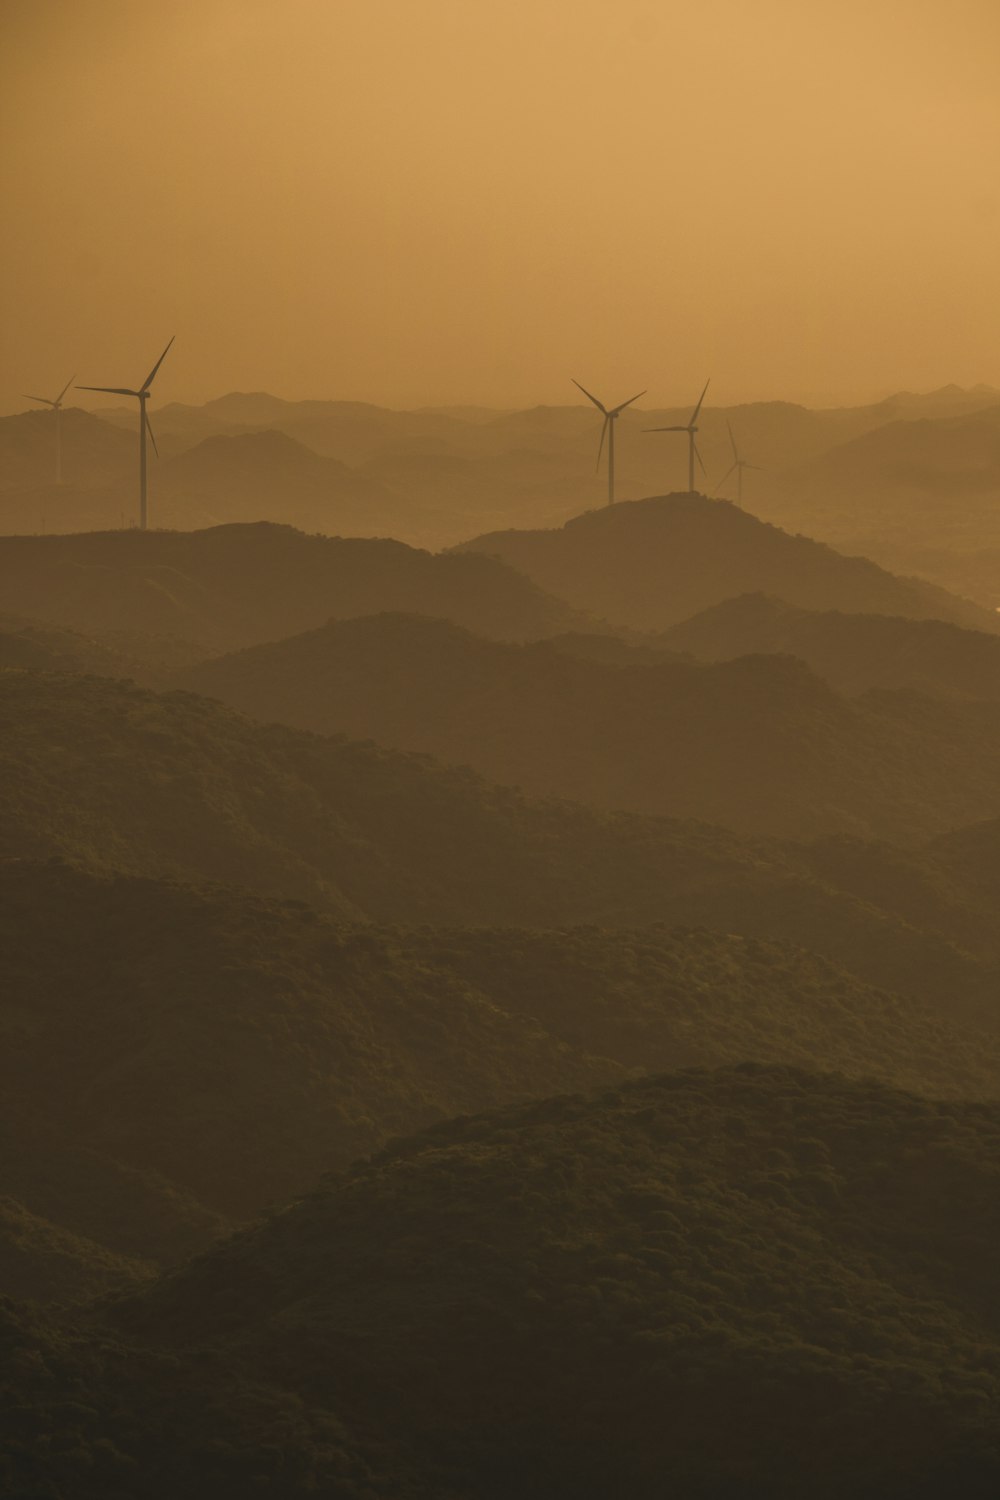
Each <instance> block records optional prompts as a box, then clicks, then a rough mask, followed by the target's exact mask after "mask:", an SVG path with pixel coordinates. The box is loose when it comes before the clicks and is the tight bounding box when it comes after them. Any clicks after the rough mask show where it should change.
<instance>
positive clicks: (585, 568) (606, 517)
mask: <svg viewBox="0 0 1000 1500" xmlns="http://www.w3.org/2000/svg"><path fill="white" fill-rule="evenodd" d="M457 550H458V551H460V552H467V551H477V552H486V553H489V554H490V555H491V556H494V557H500V558H502V559H503V560H504V561H505V562H507V563H509V564H510V565H511V566H513V567H515V568H519V569H520V570H521V571H522V572H524V573H526V574H527V575H528V577H529V578H532V579H533V580H534V581H535V582H536V583H537V584H538V586H539V587H540V588H544V589H548V590H550V591H551V592H553V593H555V594H557V595H558V596H559V597H560V598H563V599H566V600H568V601H569V602H570V603H572V604H573V605H575V606H576V607H577V608H578V609H585V610H589V611H590V612H592V613H593V614H596V615H598V616H602V617H604V618H606V619H609V620H613V621H614V622H615V623H616V624H623V625H630V626H633V627H634V628H636V629H639V630H646V631H659V630H665V629H668V628H669V627H670V626H672V625H676V624H679V623H680V622H681V621H682V620H684V619H687V618H688V617H689V616H690V615H692V614H695V613H697V612H698V611H700V610H702V609H707V608H708V607H709V606H711V605H714V604H719V603H721V602H722V601H723V600H725V599H729V598H732V597H733V596H734V595H737V594H746V593H766V594H774V595H776V596H777V597H778V598H781V599H785V600H787V601H788V602H789V603H790V604H795V605H800V606H802V607H804V608H806V609H840V610H845V611H849V612H851V613H864V614H887V615H902V616H904V617H906V618H909V619H942V620H948V621H951V622H952V623H953V624H958V625H965V626H968V627H970V628H972V629H978V630H986V631H996V630H998V629H1000V625H998V623H997V620H996V617H995V616H994V615H991V614H990V613H989V612H988V611H987V610H984V609H981V608H980V607H979V606H977V605H975V604H972V603H970V602H969V601H967V600H964V599H960V598H958V597H956V596H954V595H950V594H948V593H946V592H945V590H943V589H939V588H935V587H934V586H933V585H931V584H928V583H924V582H923V581H922V580H919V579H913V578H897V577H896V576H895V575H894V574H891V573H887V572H885V570H884V569H882V568H879V567H877V566H876V565H875V564H874V563H871V562H868V561H867V560H866V559H865V558H861V557H844V556H842V555H841V554H840V553H838V552H834V551H833V550H832V548H830V547H827V546H824V545H823V544H822V543H821V542H814V541H812V540H810V538H809V537H805V536H791V535H789V534H788V533H787V532H784V531H781V530H779V529H778V528H777V527H776V526H771V525H768V524H767V523H766V522H763V521H758V520H757V519H756V517H754V516H751V515H750V514H749V513H748V512H746V511H743V510H740V509H738V507H736V506H735V505H731V504H730V503H729V502H728V501H725V500H709V499H706V497H705V496H703V495H664V496H657V497H654V498H651V499H647V500H637V501H633V502H631V503H627V504H619V505H614V506H607V507H605V508H603V509H601V510H596V511H590V512H588V513H587V514H585V515H580V516H577V517H575V518H574V519H573V520H572V521H568V522H567V523H566V524H565V525H564V526H563V527H562V528H561V529H560V530H558V531H508V532H494V533H492V534H491V535H487V536H480V537H476V538H475V539H474V540H473V541H470V542H466V543H464V544H463V545H462V547H461V548H459V549H457Z"/></svg>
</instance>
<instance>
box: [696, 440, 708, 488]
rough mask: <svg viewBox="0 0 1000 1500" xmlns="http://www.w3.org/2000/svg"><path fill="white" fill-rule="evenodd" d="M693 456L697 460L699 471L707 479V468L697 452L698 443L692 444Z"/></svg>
mask: <svg viewBox="0 0 1000 1500" xmlns="http://www.w3.org/2000/svg"><path fill="white" fill-rule="evenodd" d="M694 456H695V458H696V459H697V460H698V467H699V468H700V469H701V472H702V473H703V474H704V475H705V478H706V479H707V478H708V470H707V469H706V468H705V465H704V464H703V463H702V461H701V454H700V453H699V452H698V444H697V443H695V445H694Z"/></svg>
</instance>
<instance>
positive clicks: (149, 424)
mask: <svg viewBox="0 0 1000 1500" xmlns="http://www.w3.org/2000/svg"><path fill="white" fill-rule="evenodd" d="M143 412H144V415H145V417H146V431H147V432H148V433H149V441H150V442H151V443H152V445H153V452H154V453H155V454H156V456H157V458H159V456H160V450H159V448H158V447H157V446H156V438H155V436H154V435H153V424H152V422H151V421H150V420H149V412H148V411H146V408H145V403H143Z"/></svg>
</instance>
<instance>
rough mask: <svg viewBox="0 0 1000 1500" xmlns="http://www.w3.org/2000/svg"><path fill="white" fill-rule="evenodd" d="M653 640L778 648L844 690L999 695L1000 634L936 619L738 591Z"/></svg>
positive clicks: (713, 648) (700, 651)
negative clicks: (803, 605) (806, 605)
mask: <svg viewBox="0 0 1000 1500" xmlns="http://www.w3.org/2000/svg"><path fill="white" fill-rule="evenodd" d="M658 644H660V645H661V646H663V647H664V648H665V649H667V650H670V651H687V652H690V653H691V654H692V655H693V656H696V657H698V658H699V659H700V660H702V661H731V660H732V659H733V658H734V657H738V656H746V655H748V654H749V653H750V652H769V653H770V652H784V653H787V654H788V655H791V656H797V657H799V658H800V659H801V660H802V661H804V662H806V663H807V664H808V665H809V666H810V667H811V668H812V670H813V671H814V672H816V673H817V674H818V675H819V676H820V677H825V678H826V680H827V682H829V683H831V684H832V685H833V686H834V687H835V688H837V689H838V690H839V691H840V692H844V693H863V692H866V691H867V690H868V689H870V688H904V689H907V690H912V691H915V692H920V693H929V694H931V695H933V696H935V697H943V698H978V699H994V700H995V699H997V698H1000V638H998V637H997V636H995V635H988V634H986V632H985V631H980V630H965V629H962V628H961V627H960V626H958V625H948V624H945V623H944V622H943V621H942V620H905V619H900V618H898V617H897V618H890V617H889V616H887V615H865V614H851V613H846V612H844V611H842V610H819V609H799V608H796V607H795V606H793V605H791V604H786V603H785V602H784V600H782V599H772V598H768V596H767V595H765V594H744V595H742V596H741V597H740V598H736V599H727V600H725V602H724V603H722V604H716V605H714V606H713V607H712V608H711V609H706V610H703V611H702V612H701V613H700V614H697V615H695V616H694V617H693V618H692V619H690V620H684V621H682V623H681V624H679V625H674V626H673V627H672V628H671V629H670V630H668V631H666V632H664V634H663V635H661V636H660V637H659V641H658Z"/></svg>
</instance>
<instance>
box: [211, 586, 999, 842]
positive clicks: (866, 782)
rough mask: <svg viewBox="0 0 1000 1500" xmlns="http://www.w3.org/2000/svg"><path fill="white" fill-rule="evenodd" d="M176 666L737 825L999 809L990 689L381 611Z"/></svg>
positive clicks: (423, 741)
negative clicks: (898, 682) (582, 648)
mask: <svg viewBox="0 0 1000 1500" xmlns="http://www.w3.org/2000/svg"><path fill="white" fill-rule="evenodd" d="M886 623H887V624H889V625H893V624H895V623H896V622H893V621H887V622H886ZM904 623H905V622H904ZM940 629H942V630H945V631H946V630H947V627H943V626H942V627H940ZM954 633H955V634H956V635H959V636H964V635H970V636H972V639H973V641H975V640H976V639H977V637H975V636H973V635H972V633H971V632H959V631H955V632H954ZM981 639H982V643H983V645H984V646H987V647H990V646H996V647H997V651H998V652H1000V641H998V640H997V639H996V638H995V637H986V636H983V637H981ZM994 659H995V660H1000V658H998V657H996V656H995V657H994ZM182 681H183V683H184V685H185V686H186V687H189V688H192V689H194V690H196V691H199V692H204V693H208V694H212V695H214V696H216V697H219V698H222V699H224V700H225V701H226V702H228V703H231V704H232V705H233V706H235V707H236V708H238V709H240V710H241V711H243V712H246V713H252V714H253V715H255V716H256V717H257V718H260V719H263V720H265V721H266V720H280V721H281V722H283V723H287V724H291V725H293V726H295V727H296V728H300V729H312V730H315V731H317V732H319V733H325V734H331V733H344V734H348V735H350V736H352V737H354V738H372V739H375V740H378V741H379V742H380V743H382V744H385V745H389V746H392V747H394V748H397V749H404V750H417V751H423V752H426V753H428V754H432V755H435V756H437V757H438V758H440V759H442V760H445V761H447V762H450V763H456V764H469V765H472V766H474V767H475V769H476V770H477V771H479V772H481V773H482V774H483V775H485V776H487V777H489V778H490V779H491V780H495V781H500V782H504V783H510V784H514V785H518V786H523V787H524V788H525V790H527V791H528V792H529V793H531V794H532V795H545V794H555V795H559V796H565V797H570V798H573V799H574V800H577V801H581V802H591V803H595V804H597V805H599V806H602V807H606V808H623V809H626V810H629V811H633V812H643V813H652V814H657V815H667V816H673V817H696V818H700V819H704V820H705V821H708V822H712V823H721V824H725V825H726V826H728V827H732V828H735V829H738V830H739V831H741V832H748V833H767V834H774V835H777V836H780V837H788V838H814V837H820V836H825V835H829V834H833V833H851V834H856V835H859V836H865V837H876V838H885V839H889V840H890V841H893V842H914V841H918V840H920V839H922V838H927V837H931V836H932V835H935V834H938V833H942V832H945V831H947V829H948V828H949V827H951V828H954V827H957V826H960V825H962V824H965V823H969V822H972V821H973V820H975V819H977V818H979V817H982V816H983V815H985V814H995V815H1000V762H998V760H997V756H996V745H997V742H998V739H1000V703H998V702H993V703H982V704H979V703H960V704H954V705H952V704H943V703H938V702H936V701H932V700H929V699H927V698H924V697H917V696H915V695H912V694H904V693H893V694H890V693H885V692H883V693H878V694H875V693H871V694H869V695H867V696H866V697H863V698H861V699H860V700H847V699H845V698H843V697H841V696H839V695H837V694H836V693H835V692H834V691H833V690H832V689H831V688H830V687H829V686H828V685H827V684H825V683H824V682H822V681H820V679H819V678H817V677H816V676H814V675H813V674H812V673H810V672H809V671H808V670H807V669H806V668H805V667H804V666H803V665H802V664H801V663H799V662H796V661H794V660H792V659H790V658H788V657H779V656H746V657H740V658H738V659H736V660H733V661H727V662H723V663H719V664H713V665H705V664H697V663H693V662H690V661H684V660H680V659H677V658H671V657H667V656H661V657H660V658H659V659H658V660H652V661H648V660H640V661H638V662H637V663H636V664H634V665H633V664H629V663H628V662H627V661H626V664H624V665H619V664H613V663H608V662H602V661H597V660H592V659H591V660H587V659H584V658H582V657H580V656H578V655H572V654H567V653H566V652H565V651H563V650H555V649H553V648H552V647H551V646H548V645H546V644H544V643H542V644H533V645H530V646H512V645H508V644H504V643H500V642H488V641H485V640H483V639H477V638H475V637H474V636H472V635H471V634H470V633H469V632H467V631H463V630H461V629H460V628H459V627H457V626H455V625H452V624H450V623H447V622H442V621H430V620H424V619H419V618H415V617H407V616H390V615H383V616H376V617H371V618H366V619H360V620H355V621H338V622H331V623H330V624H329V625H327V626H324V627H323V628H321V629H320V630H318V631H312V632H308V633H307V634H305V635H303V636H298V637H294V638H292V639H289V640H285V641H279V642H274V643H270V644H266V645H261V646H256V647H253V648H251V649H248V650H246V651H243V652H240V653H237V654H236V655H233V656H228V657H224V658H221V659H218V660H214V661H209V662H205V663H203V664H201V665H199V666H196V667H195V668H194V669H193V670H192V671H191V672H190V673H188V674H186V675H185V676H184V678H183V679H182ZM998 686H1000V684H998ZM994 697H995V698H1000V694H997V693H995V694H994Z"/></svg>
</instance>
